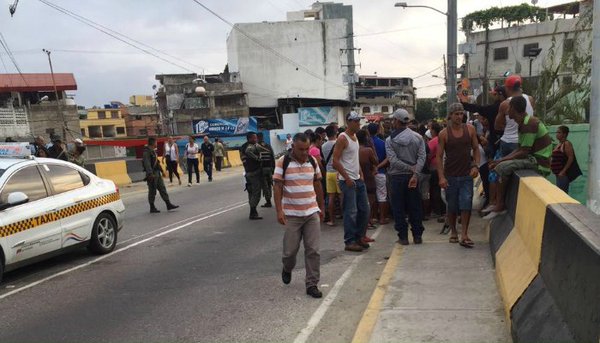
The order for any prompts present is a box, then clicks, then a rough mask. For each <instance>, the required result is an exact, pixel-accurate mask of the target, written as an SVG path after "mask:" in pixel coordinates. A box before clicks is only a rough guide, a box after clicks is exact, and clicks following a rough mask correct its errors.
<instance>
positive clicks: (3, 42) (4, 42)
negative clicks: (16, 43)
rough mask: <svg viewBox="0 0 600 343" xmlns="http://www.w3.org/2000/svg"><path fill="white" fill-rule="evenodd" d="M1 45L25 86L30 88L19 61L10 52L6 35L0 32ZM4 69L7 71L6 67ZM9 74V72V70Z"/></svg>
mask: <svg viewBox="0 0 600 343" xmlns="http://www.w3.org/2000/svg"><path fill="white" fill-rule="evenodd" d="M0 45H2V48H3V49H4V51H6V54H7V55H8V58H9V59H10V60H11V62H12V64H13V65H14V66H15V69H16V70H17V72H19V75H20V76H21V79H23V82H24V83H25V85H27V86H29V84H28V83H27V80H26V79H25V77H24V76H23V73H22V72H21V68H19V64H18V63H17V59H16V58H15V56H14V55H13V54H12V52H11V51H10V48H9V47H8V43H7V42H6V39H5V38H4V35H3V34H2V32H0ZM2 64H4V60H2ZM4 68H5V69H6V66H4ZM7 72H8V70H7ZM9 79H10V78H9Z"/></svg>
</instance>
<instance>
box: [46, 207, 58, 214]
mask: <svg viewBox="0 0 600 343" xmlns="http://www.w3.org/2000/svg"><path fill="white" fill-rule="evenodd" d="M55 212H56V209H55V208H53V209H51V210H48V211H46V214H50V213H55Z"/></svg>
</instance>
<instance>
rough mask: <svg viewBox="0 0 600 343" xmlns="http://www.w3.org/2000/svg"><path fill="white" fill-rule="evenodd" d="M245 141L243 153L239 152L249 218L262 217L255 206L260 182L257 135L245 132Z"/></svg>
mask: <svg viewBox="0 0 600 343" xmlns="http://www.w3.org/2000/svg"><path fill="white" fill-rule="evenodd" d="M246 140H247V142H246V143H244V145H243V146H242V148H244V153H243V154H241V157H242V162H243V163H244V170H245V178H246V191H248V204H249V205H250V216H249V219H250V220H258V219H263V218H262V217H261V216H259V215H258V211H257V210H256V206H258V203H259V202H260V191H261V187H262V186H261V184H262V163H261V160H260V150H259V147H258V144H257V142H258V137H257V136H256V133H254V132H248V133H247V134H246Z"/></svg>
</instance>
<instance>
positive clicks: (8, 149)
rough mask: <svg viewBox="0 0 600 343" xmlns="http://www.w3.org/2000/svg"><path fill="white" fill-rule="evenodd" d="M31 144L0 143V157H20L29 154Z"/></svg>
mask: <svg viewBox="0 0 600 343" xmlns="http://www.w3.org/2000/svg"><path fill="white" fill-rule="evenodd" d="M30 146H31V144H30V143H27V142H24V143H0V157H21V158H28V157H30V156H31V147H30Z"/></svg>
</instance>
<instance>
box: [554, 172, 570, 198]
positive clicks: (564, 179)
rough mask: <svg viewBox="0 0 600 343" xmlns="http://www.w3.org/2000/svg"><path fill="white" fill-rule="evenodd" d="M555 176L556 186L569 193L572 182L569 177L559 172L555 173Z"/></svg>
mask: <svg viewBox="0 0 600 343" xmlns="http://www.w3.org/2000/svg"><path fill="white" fill-rule="evenodd" d="M554 176H556V187H558V188H560V189H561V190H562V191H563V192H565V193H567V194H569V184H570V183H571V181H569V177H568V176H558V174H555V175H554Z"/></svg>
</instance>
